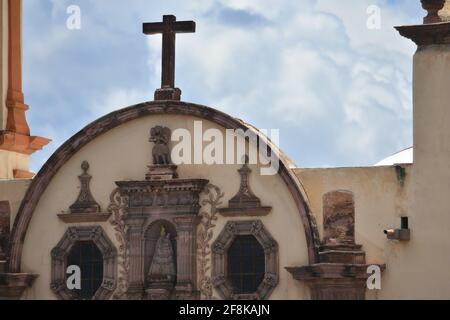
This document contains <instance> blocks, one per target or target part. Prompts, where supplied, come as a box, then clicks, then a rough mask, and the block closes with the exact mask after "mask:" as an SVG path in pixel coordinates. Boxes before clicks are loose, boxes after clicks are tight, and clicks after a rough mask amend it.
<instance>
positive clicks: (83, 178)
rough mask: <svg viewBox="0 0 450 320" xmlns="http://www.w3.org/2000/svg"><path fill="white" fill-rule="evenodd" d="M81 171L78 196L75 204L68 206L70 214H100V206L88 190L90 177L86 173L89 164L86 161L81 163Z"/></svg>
mask: <svg viewBox="0 0 450 320" xmlns="http://www.w3.org/2000/svg"><path fill="white" fill-rule="evenodd" d="M81 169H82V170H83V173H82V174H81V175H80V176H78V179H80V183H81V188H80V194H79V195H78V198H77V200H76V201H75V203H74V204H72V205H71V206H70V212H71V213H98V212H100V206H99V204H98V203H97V201H95V199H94V197H93V196H92V194H91V189H90V182H91V179H92V176H91V175H90V174H89V173H88V171H89V163H88V162H87V161H83V163H82V164H81Z"/></svg>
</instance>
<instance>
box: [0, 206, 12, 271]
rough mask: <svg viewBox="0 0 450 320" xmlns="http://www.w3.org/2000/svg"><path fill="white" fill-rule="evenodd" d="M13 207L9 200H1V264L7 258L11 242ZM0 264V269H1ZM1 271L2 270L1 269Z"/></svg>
mask: <svg viewBox="0 0 450 320" xmlns="http://www.w3.org/2000/svg"><path fill="white" fill-rule="evenodd" d="M10 219H11V208H10V205H9V202H8V201H0V264H1V261H4V260H5V259H6V250H7V246H8V242H9V229H10ZM1 267H2V266H1V265H0V269H1ZM0 272H1V270H0Z"/></svg>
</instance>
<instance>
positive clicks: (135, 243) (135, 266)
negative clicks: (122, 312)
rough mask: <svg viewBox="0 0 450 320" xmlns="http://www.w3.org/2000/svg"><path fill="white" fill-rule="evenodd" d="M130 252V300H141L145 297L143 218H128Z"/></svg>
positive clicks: (128, 294) (128, 295) (128, 292)
mask: <svg viewBox="0 0 450 320" xmlns="http://www.w3.org/2000/svg"><path fill="white" fill-rule="evenodd" d="M125 223H126V224H127V225H128V250H129V251H128V252H129V262H130V269H129V274H128V291H127V297H128V299H133V300H140V299H142V297H143V295H144V248H143V236H142V232H143V230H142V226H143V223H144V219H142V217H136V216H134V217H133V216H128V217H127V218H126V219H125Z"/></svg>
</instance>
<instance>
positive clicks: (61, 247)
mask: <svg viewBox="0 0 450 320" xmlns="http://www.w3.org/2000/svg"><path fill="white" fill-rule="evenodd" d="M77 241H93V242H94V243H95V244H96V245H97V247H98V249H99V250H100V251H101V253H102V255H103V283H102V285H101V286H100V288H99V289H98V290H97V292H96V293H95V296H94V298H93V300H107V299H108V298H109V297H110V296H111V295H112V294H113V292H114V290H115V288H116V284H117V272H116V269H117V250H116V248H115V246H114V245H113V243H112V242H111V240H109V238H108V236H107V235H106V233H105V232H104V231H103V229H102V227H100V226H90V227H70V228H69V229H67V231H66V233H65V234H64V236H63V237H62V239H61V240H60V241H59V243H58V245H57V246H56V247H55V248H53V250H52V252H51V256H52V269H51V280H52V282H51V289H52V291H53V292H54V293H55V294H56V295H57V296H58V298H59V299H62V300H71V299H73V298H74V297H73V294H72V293H71V292H70V290H68V289H67V288H66V280H65V279H66V269H67V256H68V254H69V252H70V250H71V249H72V247H73V245H74V244H75V243H76V242H77Z"/></svg>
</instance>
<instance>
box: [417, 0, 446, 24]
mask: <svg viewBox="0 0 450 320" xmlns="http://www.w3.org/2000/svg"><path fill="white" fill-rule="evenodd" d="M420 2H421V3H422V7H423V8H424V9H425V10H426V11H427V12H428V15H427V16H425V17H424V18H423V23H424V24H430V23H439V22H442V20H441V18H440V17H439V11H440V10H441V9H442V8H443V7H444V4H445V0H420Z"/></svg>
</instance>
